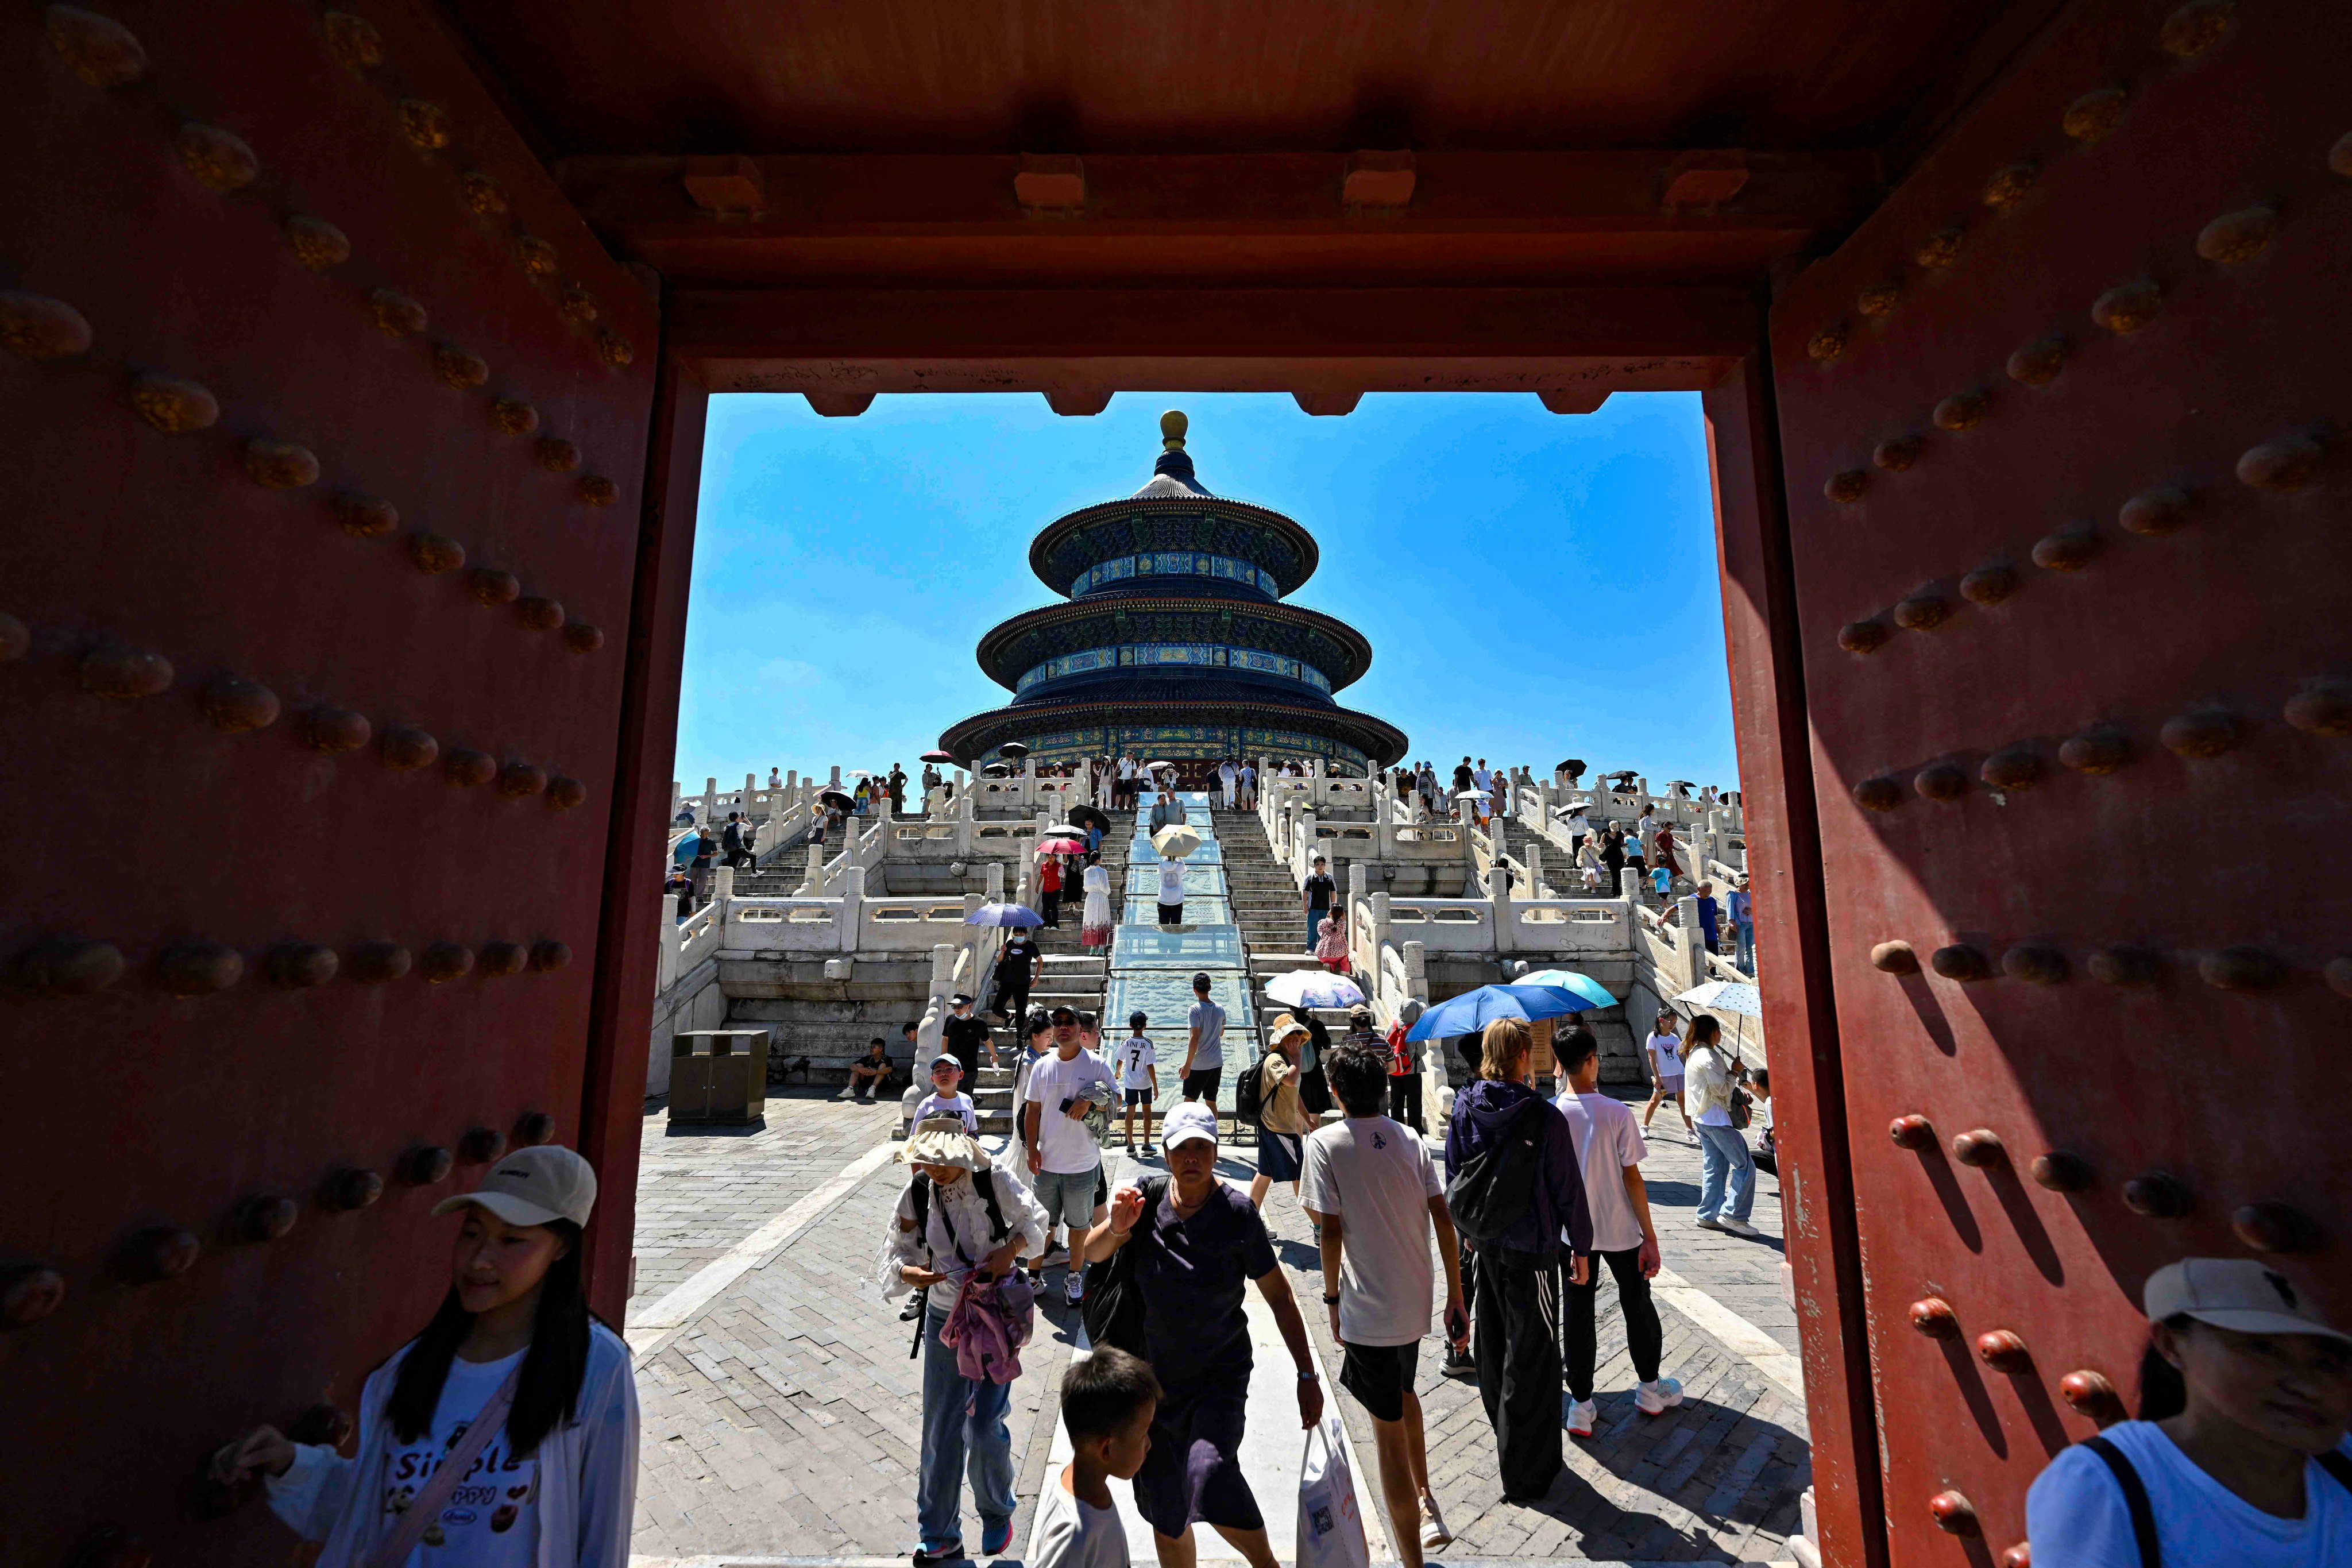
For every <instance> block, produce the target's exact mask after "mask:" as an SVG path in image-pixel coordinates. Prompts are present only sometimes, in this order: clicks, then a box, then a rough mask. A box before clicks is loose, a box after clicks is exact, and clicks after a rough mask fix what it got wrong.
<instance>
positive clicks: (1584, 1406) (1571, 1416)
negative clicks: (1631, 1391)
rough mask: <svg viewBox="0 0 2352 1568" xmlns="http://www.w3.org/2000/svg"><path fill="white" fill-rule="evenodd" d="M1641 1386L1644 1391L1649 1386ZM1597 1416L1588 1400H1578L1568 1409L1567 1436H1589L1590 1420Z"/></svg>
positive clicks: (1590, 1432)
mask: <svg viewBox="0 0 2352 1568" xmlns="http://www.w3.org/2000/svg"><path fill="white" fill-rule="evenodd" d="M1642 1386H1643V1389H1645V1390H1646V1389H1647V1388H1648V1387H1649V1386H1650V1385H1649V1384H1646V1383H1645V1384H1643V1385H1642ZM1598 1414H1600V1413H1599V1412H1598V1411H1596V1410H1594V1409H1593V1407H1592V1401H1591V1400H1590V1399H1580V1400H1578V1401H1576V1402H1575V1403H1574V1404H1573V1405H1570V1406H1569V1407H1568V1435H1569V1436H1571V1437H1590V1436H1592V1418H1593V1417H1594V1416H1595V1415H1598Z"/></svg>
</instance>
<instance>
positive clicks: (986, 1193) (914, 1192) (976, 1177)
mask: <svg viewBox="0 0 2352 1568" xmlns="http://www.w3.org/2000/svg"><path fill="white" fill-rule="evenodd" d="M982 1176H986V1177H987V1178H988V1180H986V1181H984V1182H983V1181H982V1180H981V1178H982ZM971 1184H972V1185H973V1186H975V1187H978V1188H979V1189H980V1201H981V1204H982V1206H984V1207H985V1208H986V1209H987V1210H988V1239H989V1240H991V1241H992V1242H994V1243H996V1244H997V1245H998V1246H1000V1247H1001V1246H1003V1243H1004V1238H1005V1237H1008V1236H1011V1235H1012V1234H1013V1227H1012V1226H1009V1225H1007V1224H1005V1223H1004V1205H1003V1202H1002V1201H1001V1200H999V1199H998V1197H997V1195H996V1173H995V1172H994V1171H974V1172H973V1173H971ZM907 1192H908V1196H909V1197H911V1198H912V1199H913V1200H914V1205H915V1234H916V1235H917V1236H919V1237H923V1238H924V1240H923V1245H924V1246H925V1247H929V1245H930V1240H929V1237H930V1234H931V1179H930V1177H929V1176H927V1175H925V1174H923V1173H921V1172H920V1171H918V1172H916V1173H915V1179H914V1180H913V1181H912V1182H909V1183H908V1184H907Z"/></svg>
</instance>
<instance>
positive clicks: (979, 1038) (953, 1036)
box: [940, 991, 996, 1083]
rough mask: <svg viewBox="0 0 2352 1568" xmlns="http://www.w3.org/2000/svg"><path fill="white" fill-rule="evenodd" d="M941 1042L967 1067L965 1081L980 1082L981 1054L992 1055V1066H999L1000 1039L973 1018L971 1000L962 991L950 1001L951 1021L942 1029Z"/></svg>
mask: <svg viewBox="0 0 2352 1568" xmlns="http://www.w3.org/2000/svg"><path fill="white" fill-rule="evenodd" d="M940 1045H941V1046H943V1047H945V1048H946V1050H947V1053H948V1055H950V1056H951V1057H953V1058H955V1059H956V1060H957V1061H959V1062H961V1063H962V1064H963V1081H964V1082H966V1083H978V1082H979V1081H980V1079H978V1078H976V1077H975V1076H973V1075H974V1074H976V1073H978V1072H979V1070H980V1053H981V1051H982V1048H983V1047H985V1048H986V1050H987V1052H988V1065H989V1066H990V1067H994V1066H995V1065H996V1037H995V1036H993V1035H992V1034H990V1033H989V1032H988V1026H987V1025H986V1024H983V1023H982V1022H981V1021H980V1020H979V1019H978V1018H975V1017H973V1016H971V997H969V996H967V995H965V994H963V993H962V992H961V991H959V992H957V993H956V994H954V995H952V996H950V997H949V998H948V1021H947V1022H946V1023H945V1024H943V1025H941V1026H940Z"/></svg>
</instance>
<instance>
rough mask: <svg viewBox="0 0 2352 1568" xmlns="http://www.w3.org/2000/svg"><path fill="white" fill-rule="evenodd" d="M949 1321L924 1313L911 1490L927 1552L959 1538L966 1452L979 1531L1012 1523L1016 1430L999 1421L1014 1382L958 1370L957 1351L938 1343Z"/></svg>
mask: <svg viewBox="0 0 2352 1568" xmlns="http://www.w3.org/2000/svg"><path fill="white" fill-rule="evenodd" d="M947 1321H948V1315H947V1314H946V1313H945V1312H943V1311H941V1310H940V1309H939V1308H937V1307H931V1308H929V1309H927V1310H925V1312H924V1314H923V1474H922V1479H920V1480H919V1481H918V1482H917V1483H916V1485H915V1515H916V1521H917V1528H918V1530H919V1531H920V1533H921V1535H922V1543H923V1546H924V1548H925V1549H926V1550H929V1549H931V1548H934V1547H941V1546H948V1545H950V1544H952V1543H954V1542H959V1541H961V1540H962V1539H963V1478H962V1474H961V1472H962V1470H963V1469H964V1465H965V1458H964V1456H965V1454H966V1452H967V1450H968V1451H969V1452H970V1454H971V1500H972V1504H973V1506H974V1508H975V1509H976V1510H978V1512H979V1514H980V1520H981V1524H982V1527H983V1528H984V1529H989V1530H995V1529H999V1528H1002V1527H1003V1526H1005V1525H1008V1524H1010V1523H1011V1522H1012V1521H1013V1433H1012V1430H1011V1429H1010V1428H1009V1427H1007V1426H1005V1424H1004V1413H1005V1410H1006V1408H1007V1407H1008V1406H1010V1405H1011V1404H1012V1403H1013V1385H1012V1384H1009V1383H991V1382H989V1381H988V1380H987V1379H986V1378H982V1379H980V1380H978V1381H974V1380H973V1379H971V1378H968V1377H966V1376H964V1375H963V1374H962V1373H960V1372H958V1371H957V1370H956V1353H955V1351H954V1350H953V1348H952V1347H950V1346H948V1345H946V1344H943V1343H941V1342H940V1330H941V1329H942V1328H945V1327H946V1326H947Z"/></svg>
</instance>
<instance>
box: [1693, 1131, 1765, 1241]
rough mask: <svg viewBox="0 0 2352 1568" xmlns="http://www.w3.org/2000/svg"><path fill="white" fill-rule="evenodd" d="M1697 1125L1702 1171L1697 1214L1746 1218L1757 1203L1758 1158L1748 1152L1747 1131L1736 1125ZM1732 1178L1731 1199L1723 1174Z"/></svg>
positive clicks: (1710, 1217) (1704, 1216) (1700, 1215)
mask: <svg viewBox="0 0 2352 1568" xmlns="http://www.w3.org/2000/svg"><path fill="white" fill-rule="evenodd" d="M1697 1126H1698V1152H1699V1162H1700V1173H1699V1184H1698V1217H1699V1218H1701V1219H1723V1218H1726V1217H1728V1218H1731V1219H1738V1220H1744V1219H1746V1218H1747V1217H1748V1215H1749V1214H1750V1213H1751V1212H1752V1211H1753V1210H1754V1209H1755V1207H1756V1160H1755V1157H1754V1156H1753V1155H1751V1154H1749V1153H1748V1138H1747V1135H1746V1134H1745V1133H1743V1132H1741V1131H1739V1129H1738V1128H1737V1127H1709V1126H1708V1125H1706V1123H1705V1122H1703V1121H1702V1122H1699V1123H1698V1124H1697ZM1726 1176H1728V1177H1730V1178H1731V1194H1730V1201H1729V1202H1728V1203H1727V1202H1726V1201H1725V1196H1724V1191H1723V1184H1724V1178H1725V1177H1726Z"/></svg>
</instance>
